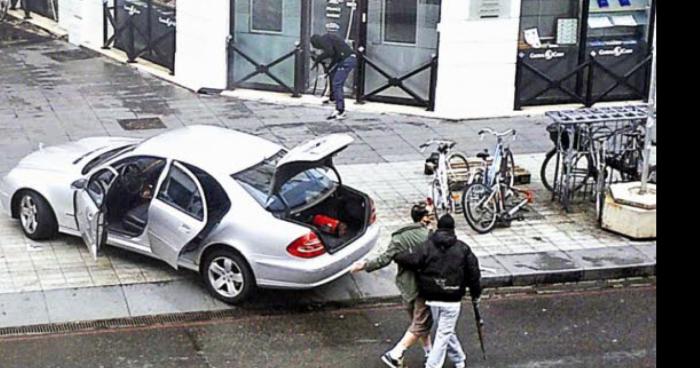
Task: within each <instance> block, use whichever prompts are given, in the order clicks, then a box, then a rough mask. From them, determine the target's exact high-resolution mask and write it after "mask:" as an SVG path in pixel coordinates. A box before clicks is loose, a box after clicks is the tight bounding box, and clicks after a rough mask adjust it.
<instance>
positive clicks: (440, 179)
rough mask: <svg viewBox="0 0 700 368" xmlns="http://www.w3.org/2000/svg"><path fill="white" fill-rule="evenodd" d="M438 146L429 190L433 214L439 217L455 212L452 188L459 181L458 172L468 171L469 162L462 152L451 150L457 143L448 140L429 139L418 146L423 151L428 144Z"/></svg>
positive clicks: (466, 172) (464, 172)
mask: <svg viewBox="0 0 700 368" xmlns="http://www.w3.org/2000/svg"><path fill="white" fill-rule="evenodd" d="M433 144H436V145H437V146H438V148H437V152H438V165H437V168H436V169H435V170H434V171H433V178H432V180H431V184H430V191H431V195H432V197H430V202H432V205H433V208H434V211H435V216H436V217H438V218H439V216H442V215H443V214H445V213H453V212H456V208H455V201H454V195H453V190H454V189H455V187H456V185H457V184H458V182H460V180H459V179H460V174H468V173H469V163H468V162H467V158H466V156H465V155H464V154H462V153H460V152H452V148H453V147H454V146H455V145H456V144H457V143H456V142H453V141H449V140H435V139H431V140H429V141H427V142H425V143H423V144H421V145H420V146H419V148H420V151H421V152H424V151H425V149H426V148H428V147H429V146H431V145H433Z"/></svg>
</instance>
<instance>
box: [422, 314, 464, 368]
mask: <svg viewBox="0 0 700 368" xmlns="http://www.w3.org/2000/svg"><path fill="white" fill-rule="evenodd" d="M460 309H461V305H460V304H459V303H454V305H453V306H449V307H447V306H435V305H431V306H430V312H431V313H432V315H433V321H434V323H436V324H437V330H436V331H435V339H433V348H432V350H430V354H429V355H428V360H427V361H426V362H425V367H426V368H442V365H443V364H444V363H445V355H447V356H448V357H449V358H450V360H451V361H452V363H454V364H455V365H457V364H459V365H461V364H463V363H464V361H465V360H466V359H467V356H466V354H464V350H462V345H461V344H460V342H459V340H458V339H457V334H456V333H455V329H456V328H457V320H458V319H459V311H460Z"/></svg>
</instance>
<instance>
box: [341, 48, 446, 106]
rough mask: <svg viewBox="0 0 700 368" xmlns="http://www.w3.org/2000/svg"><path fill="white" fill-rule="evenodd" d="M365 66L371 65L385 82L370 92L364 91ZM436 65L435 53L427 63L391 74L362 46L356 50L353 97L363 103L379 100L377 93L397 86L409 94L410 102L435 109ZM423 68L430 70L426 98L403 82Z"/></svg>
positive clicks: (423, 69)
mask: <svg viewBox="0 0 700 368" xmlns="http://www.w3.org/2000/svg"><path fill="white" fill-rule="evenodd" d="M367 66H369V67H371V68H372V69H373V70H375V71H376V72H377V73H379V74H380V75H381V76H382V77H384V78H385V79H386V83H385V84H383V85H381V86H379V87H377V88H375V89H373V90H372V91H370V92H365V84H364V83H365V77H366V70H367ZM437 66H438V58H437V55H435V54H433V55H432V57H431V59H430V61H428V62H427V63H425V64H423V65H421V66H419V67H417V68H415V69H413V70H411V71H409V72H407V73H404V74H400V75H393V74H392V73H390V72H388V71H387V70H386V69H384V68H382V67H380V66H379V65H378V63H377V62H375V61H373V60H372V59H370V58H368V57H367V55H366V54H365V49H364V48H363V47H360V48H358V50H357V74H356V75H355V78H356V79H355V80H356V82H355V83H356V86H357V87H356V94H355V99H356V101H357V103H363V102H364V101H365V100H372V99H375V100H380V99H381V97H380V96H379V93H381V92H383V91H385V90H387V89H389V88H391V87H397V88H400V89H401V90H402V91H403V92H405V93H406V94H408V95H409V96H411V103H412V104H414V105H417V106H422V107H425V108H426V109H427V110H428V111H434V110H435V88H436V83H437ZM425 70H430V84H429V86H428V99H427V100H426V99H425V98H423V97H421V96H420V95H419V94H418V93H416V91H414V90H413V89H411V88H409V87H408V86H407V85H406V83H404V82H405V81H406V80H408V79H410V78H411V77H413V76H415V75H417V74H419V73H421V72H423V71H425Z"/></svg>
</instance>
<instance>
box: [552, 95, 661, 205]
mask: <svg viewBox="0 0 700 368" xmlns="http://www.w3.org/2000/svg"><path fill="white" fill-rule="evenodd" d="M545 115H546V116H547V117H549V118H550V119H552V120H553V121H554V124H555V125H556V132H557V139H556V151H557V152H556V161H555V165H556V166H555V172H554V181H553V183H552V186H553V188H554V190H553V191H552V200H559V202H561V204H562V205H563V207H564V209H565V210H566V211H567V212H570V211H571V204H572V203H573V202H574V201H575V199H583V200H585V199H589V198H592V196H593V195H594V194H595V193H594V192H595V188H596V187H597V186H602V187H605V186H606V185H610V184H612V183H615V182H620V181H624V180H625V177H624V175H630V173H629V171H627V170H628V167H632V168H634V169H636V168H637V167H638V164H639V160H641V159H642V157H641V155H639V157H637V155H636V152H637V151H638V150H639V149H641V147H636V145H635V143H636V142H637V141H633V140H637V139H639V137H638V135H639V134H641V133H638V129H639V127H641V126H644V124H645V122H646V119H647V117H648V115H647V106H646V105H628V106H614V107H600V108H582V109H576V110H562V111H548V112H546V113H545ZM598 131H605V132H610V134H608V135H604V140H603V142H604V144H605V150H606V155H605V160H604V161H605V162H604V163H602V167H603V170H604V171H605V172H609V175H607V177H604V179H603V182H600V183H599V182H596V179H597V178H593V179H594V180H593V182H592V183H588V182H586V181H584V182H583V183H581V182H580V181H579V182H578V183H577V178H576V174H575V170H574V169H575V161H574V160H575V159H581V158H585V159H586V160H591V159H592V158H591V157H589V156H590V155H589V152H590V151H589V149H590V146H589V145H590V144H591V142H595V141H597V140H599V139H600V138H596V136H595V135H594V134H595V132H598ZM630 132H633V133H630ZM565 134H567V135H568V142H569V143H568V145H567V144H562V141H563V138H562V137H563V136H564V135H565ZM564 140H566V139H564ZM589 165H590V162H589ZM608 168H612V169H615V170H618V172H619V173H620V175H619V176H620V178H617V179H616V178H615V175H613V172H612V171H611V170H608ZM586 169H589V167H587V168H586ZM597 170H598V168H595V171H597ZM595 171H594V172H593V173H592V174H595ZM588 173H591V172H590V171H588ZM587 178H588V174H586V176H585V177H584V179H583V180H586V179H587ZM577 184H579V185H580V186H579V187H578V188H579V189H578V190H577V189H576V188H577Z"/></svg>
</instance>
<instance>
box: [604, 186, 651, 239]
mask: <svg viewBox="0 0 700 368" xmlns="http://www.w3.org/2000/svg"><path fill="white" fill-rule="evenodd" d="M653 197H654V202H655V200H656V194H654V195H653ZM617 198H620V197H619V194H618V195H617V196H616V197H615V198H613V195H612V194H610V193H608V194H607V195H606V196H605V203H604V207H603V218H602V223H601V227H602V228H603V229H606V230H610V231H613V232H616V233H619V234H623V235H626V236H628V237H630V238H633V239H654V238H656V208H651V209H650V208H640V207H637V206H633V205H630V204H624V203H619V200H617ZM626 203H630V202H626ZM654 207H655V205H654Z"/></svg>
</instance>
